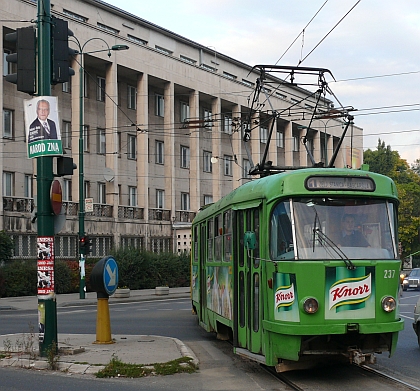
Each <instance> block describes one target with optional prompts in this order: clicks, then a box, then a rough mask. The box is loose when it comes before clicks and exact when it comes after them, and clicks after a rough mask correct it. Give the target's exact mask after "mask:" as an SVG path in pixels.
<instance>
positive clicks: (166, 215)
mask: <svg viewBox="0 0 420 391" xmlns="http://www.w3.org/2000/svg"><path fill="white" fill-rule="evenodd" d="M149 220H158V221H171V211H170V210H168V209H149Z"/></svg>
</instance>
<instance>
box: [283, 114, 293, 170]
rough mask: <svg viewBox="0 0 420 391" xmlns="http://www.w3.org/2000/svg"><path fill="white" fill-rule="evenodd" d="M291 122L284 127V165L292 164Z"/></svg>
mask: <svg viewBox="0 0 420 391" xmlns="http://www.w3.org/2000/svg"><path fill="white" fill-rule="evenodd" d="M292 129H293V123H292V122H288V123H287V124H286V126H285V127H284V165H285V166H286V167H287V166H293V130H292Z"/></svg>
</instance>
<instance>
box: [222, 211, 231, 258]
mask: <svg viewBox="0 0 420 391" xmlns="http://www.w3.org/2000/svg"><path fill="white" fill-rule="evenodd" d="M223 239H224V240H223V241H224V248H225V257H224V261H225V262H230V261H231V260H232V211H231V210H228V211H226V212H225V213H223Z"/></svg>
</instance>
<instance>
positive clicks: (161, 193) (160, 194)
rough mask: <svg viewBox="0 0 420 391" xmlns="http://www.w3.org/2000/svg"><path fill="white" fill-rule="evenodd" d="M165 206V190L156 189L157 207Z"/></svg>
mask: <svg viewBox="0 0 420 391" xmlns="http://www.w3.org/2000/svg"><path fill="white" fill-rule="evenodd" d="M164 207H165V190H156V208H158V209H163V208H164Z"/></svg>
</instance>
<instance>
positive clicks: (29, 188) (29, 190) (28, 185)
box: [23, 175, 33, 198]
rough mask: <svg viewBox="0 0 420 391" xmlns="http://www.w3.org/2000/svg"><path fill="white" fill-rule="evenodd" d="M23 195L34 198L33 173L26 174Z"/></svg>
mask: <svg viewBox="0 0 420 391" xmlns="http://www.w3.org/2000/svg"><path fill="white" fill-rule="evenodd" d="M23 193H24V194H23V195H24V197H26V198H32V195H33V181H32V175H25V178H24V182H23Z"/></svg>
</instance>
